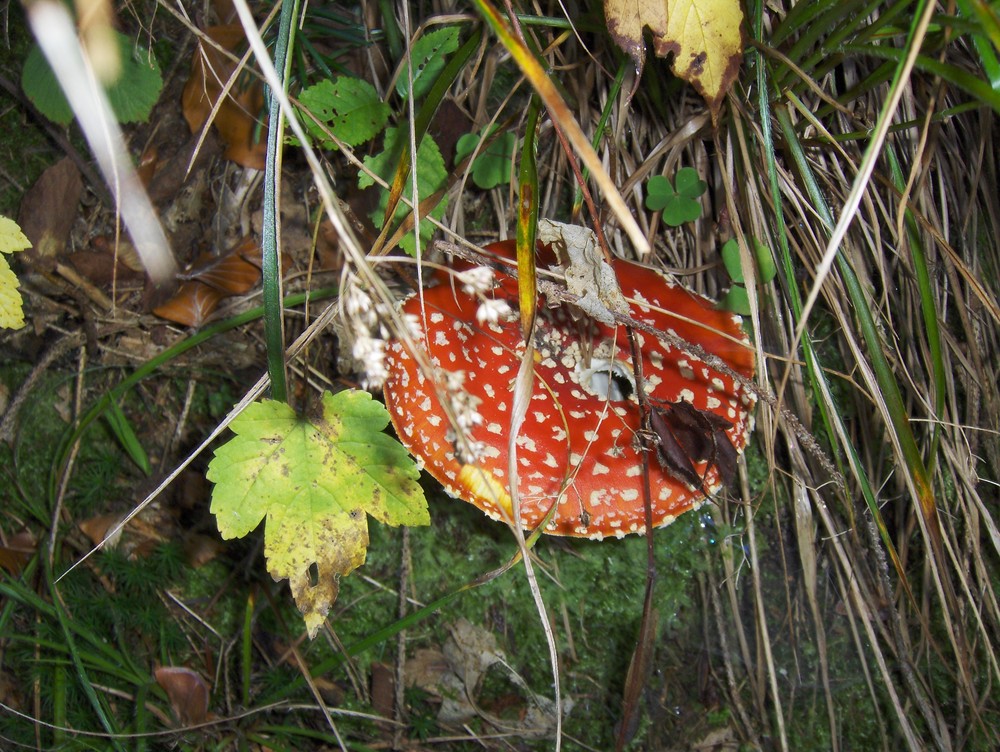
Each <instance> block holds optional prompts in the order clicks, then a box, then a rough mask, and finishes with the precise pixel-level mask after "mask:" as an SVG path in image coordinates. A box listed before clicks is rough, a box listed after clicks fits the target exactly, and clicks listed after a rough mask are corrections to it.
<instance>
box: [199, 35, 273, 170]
mask: <svg viewBox="0 0 1000 752" xmlns="http://www.w3.org/2000/svg"><path fill="white" fill-rule="evenodd" d="M205 34H207V35H208V36H209V38H211V39H212V40H214V41H215V42H217V43H218V44H219V45H220V46H221V47H223V48H224V49H226V50H229V51H231V52H233V51H236V50H238V49H239V48H240V47H241V46H243V45H244V44H245V36H244V34H243V27H242V26H241V25H240V24H228V25H226V26H212V27H209V28H207V29H205ZM235 70H236V65H235V64H234V63H233V62H232V61H231V60H230V59H229V58H228V57H226V56H224V55H223V54H222V53H220V52H219V51H218V50H216V49H215V48H214V47H211V46H209V45H207V44H202V43H200V42H199V44H198V48H197V50H196V51H195V55H194V60H193V62H192V64H191V76H190V78H188V80H187V83H186V84H185V85H184V93H183V95H182V97H181V103H182V105H183V108H184V118H185V119H186V120H187V122H188V127H189V128H190V129H191V132H192V133H195V132H197V131H198V130H199V129H200V128H201V127H202V126H203V125H204V124H205V121H206V120H207V119H208V116H209V114H210V113H211V111H212V107H213V106H214V105H215V102H216V101H218V99H219V97H220V96H222V89H223V87H224V86H225V85H226V83H227V82H228V81H229V78H230V77H231V76H232V74H233V72H234V71H235ZM263 107H264V91H263V89H262V87H261V85H260V82H258V81H257V80H256V79H251V78H250V77H249V75H248V74H244V77H243V78H241V79H238V80H237V81H236V82H235V84H234V85H233V87H232V88H231V89H230V90H229V93H228V95H227V96H226V98H225V100H223V102H222V104H221V105H220V106H219V110H218V113H217V114H216V118H215V120H214V122H213V125H214V126H215V128H216V130H218V132H219V136H220V137H221V138H222V141H223V142H224V143H225V144H226V152H225V157H226V159H230V160H232V161H233V162H236V163H237V164H241V165H243V166H244V167H250V168H252V169H255V170H263V169H264V155H265V154H266V153H267V138H266V137H265V134H266V131H265V130H264V127H263V126H262V127H258V125H259V124H258V121H257V117H258V115H260V114H261V113H262V110H263Z"/></svg>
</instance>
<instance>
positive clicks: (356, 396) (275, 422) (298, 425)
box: [207, 390, 430, 637]
mask: <svg viewBox="0 0 1000 752" xmlns="http://www.w3.org/2000/svg"><path fill="white" fill-rule="evenodd" d="M388 423H389V413H388V412H387V411H386V409H385V407H384V406H382V405H381V404H380V403H378V402H375V401H374V400H372V397H371V395H370V394H368V393H367V392H362V391H358V390H352V391H343V392H339V393H337V394H329V393H327V394H325V395H323V399H322V405H321V408H320V411H319V414H317V415H316V416H314V417H312V418H311V419H309V420H306V419H300V418H299V417H298V416H296V414H295V412H294V411H293V410H292V409H291V408H290V407H289V406H288V405H286V404H284V403H282V402H275V401H269V400H266V401H263V402H257V403H254V404H252V405H250V406H249V407H248V408H247V409H246V410H244V411H243V413H241V414H240V416H239V417H237V418H236V419H235V420H234V421H233V422H232V425H231V428H232V430H233V432H234V433H235V434H236V437H235V438H233V439H231V440H230V441H229V442H227V443H226V444H224V445H223V446H221V447H219V448H218V449H217V450H216V452H215V457H214V458H213V459H212V461H211V463H210V464H209V467H208V473H207V477H208V479H209V480H210V481H212V482H213V483H215V484H216V485H215V488H214V490H213V492H212V506H211V509H212V513H213V514H214V515H215V518H216V523H217V524H218V526H219V532H220V533H221V534H222V537H223V538H226V539H230V538H241V537H243V536H245V535H246V534H247V533H249V532H250V531H251V530H253V529H254V528H256V527H257V526H258V525H259V524H260V522H261V520H263V519H264V518H265V517H266V518H267V524H266V529H265V533H264V555H265V557H266V558H267V568H268V571H269V572H270V573H271V576H272V577H273V578H274V579H275V580H282V579H287V580H288V584H289V586H290V587H291V590H292V595H293V597H294V598H295V603H296V605H297V606H298V608H299V611H301V612H302V615H303V618H304V619H305V623H306V628H307V630H308V632H309V636H310V637H314V636H315V635H316V632H317V631H318V630H319V628H320V626H321V625H322V624H323V621H324V620H325V619H326V615H327V613H328V612H329V610H330V607H331V606H332V605H333V602H334V600H336V598H337V593H338V591H339V589H340V584H339V580H340V577H341V576H342V575H346V574H349V573H350V572H352V571H354V570H355V569H357V568H358V567H359V566H361V565H362V564H363V563H364V561H365V554H366V552H367V549H368V519H367V515H371V516H372V517H374V518H375V519H377V520H379V521H380V522H383V523H385V524H389V525H426V524H428V523H429V522H430V517H429V515H428V512H427V502H426V500H425V499H424V495H423V491H422V490H421V488H420V485H419V484H418V483H417V479H418V478H419V475H420V473H419V471H418V470H417V468H416V465H415V464H414V463H413V461H412V460H411V459H410V457H409V455H408V454H407V452H406V450H405V449H404V448H403V447H402V445H401V444H400V443H399V442H398V441H396V440H395V439H392V438H390V437H389V436H387V435H386V434H384V433H382V431H383V429H385V427H386V425H388Z"/></svg>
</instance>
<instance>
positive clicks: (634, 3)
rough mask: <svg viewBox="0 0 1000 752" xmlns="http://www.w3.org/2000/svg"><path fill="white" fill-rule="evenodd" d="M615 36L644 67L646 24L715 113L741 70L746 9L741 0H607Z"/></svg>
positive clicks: (660, 52)
mask: <svg viewBox="0 0 1000 752" xmlns="http://www.w3.org/2000/svg"><path fill="white" fill-rule="evenodd" d="M604 12H605V16H606V18H607V22H608V31H610V32H611V36H612V37H613V38H614V40H615V41H616V42H617V43H618V46H619V47H621V48H622V49H623V50H624V51H625V52H626V53H627V54H628V55H629V56H630V57H631V58H632V60H633V61H634V62H635V66H636V69H637V70H639V71H641V70H642V67H643V63H644V62H645V57H646V52H645V43H644V41H643V38H642V33H643V29H644V28H646V27H649V30H650V31H651V32H652V38H653V49H654V51H655V52H656V55H657V56H658V57H666V56H667V55H673V60H672V62H671V70H673V72H674V75H676V76H677V77H678V78H682V79H684V80H685V81H687V82H688V83H690V84H691V85H692V86H694V88H695V89H696V90H697V91H698V93H699V94H701V95H702V97H704V98H705V101H706V102H707V103H708V106H709V108H710V109H711V111H712V117H713V119H714V118H716V117H717V116H718V113H719V107H720V106H721V104H722V98H723V97H724V96H725V94H726V92H727V91H728V90H729V87H730V86H731V85H732V83H733V81H734V80H736V74H737V72H738V71H739V67H740V60H741V59H742V55H743V31H742V24H743V10H742V9H741V8H740V2H739V0H604Z"/></svg>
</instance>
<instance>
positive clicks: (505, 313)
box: [476, 298, 511, 324]
mask: <svg viewBox="0 0 1000 752" xmlns="http://www.w3.org/2000/svg"><path fill="white" fill-rule="evenodd" d="M510 315H511V310H510V306H509V305H508V304H507V301H506V300H493V299H492V298H486V299H485V300H484V301H483V302H482V303H480V304H479V308H478V309H476V321H478V322H479V323H480V324H496V323H498V322H499V321H500V320H501V319H502V320H507V318H508V317H509V316H510Z"/></svg>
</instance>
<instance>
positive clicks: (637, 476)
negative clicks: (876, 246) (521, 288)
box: [385, 241, 755, 539]
mask: <svg viewBox="0 0 1000 752" xmlns="http://www.w3.org/2000/svg"><path fill="white" fill-rule="evenodd" d="M488 250H491V251H492V252H494V253H497V254H498V255H502V256H505V257H507V258H509V257H511V255H512V254H513V242H512V241H508V242H505V243H498V244H494V245H493V246H490V247H489V248H488ZM613 267H614V270H615V272H616V274H617V277H618V280H619V283H620V286H621V291H622V293H623V295H624V296H625V298H626V299H627V300H628V304H629V309H630V311H629V314H630V316H631V317H632V318H633V319H635V320H636V321H638V322H641V323H643V324H647V325H649V326H650V327H654V328H655V329H658V330H661V331H664V332H667V333H668V334H670V335H673V336H674V337H675V338H679V339H681V340H684V341H686V342H691V343H694V344H697V345H699V346H700V347H701V348H702V349H703V350H704V351H705V352H707V353H708V354H710V355H713V356H716V357H718V358H720V359H721V360H722V361H724V362H725V363H727V364H728V365H729V367H730V368H731V369H732V371H734V372H735V373H737V374H739V375H741V376H742V377H744V378H745V379H750V378H751V377H752V376H753V372H754V359H753V350H752V349H751V347H750V343H749V340H748V338H747V336H746V334H745V333H744V332H743V330H742V329H741V326H740V324H741V320H740V318H739V317H738V316H735V315H733V314H731V313H728V312H726V311H721V310H718V309H716V308H715V305H714V303H713V302H712V301H710V300H708V299H707V298H704V297H702V296H700V295H697V294H695V293H693V292H691V291H689V290H687V289H685V288H684V287H682V286H680V285H678V284H677V283H676V282H674V281H672V280H671V279H669V278H668V277H666V276H665V275H663V274H661V273H660V272H658V271H656V270H654V269H651V268H647V267H644V266H640V265H638V264H633V263H629V262H626V261H621V260H616V261H615V262H614V264H613ZM497 282H498V283H499V284H498V286H497V287H496V288H495V289H494V290H493V293H492V294H493V296H494V298H495V299H499V300H505V301H507V302H508V303H509V304H510V307H511V309H512V310H513V311H516V310H517V281H516V280H515V279H513V278H512V277H509V276H507V275H504V274H502V273H498V274H497ZM479 305H480V301H478V300H477V299H476V298H475V297H474V296H473V295H470V294H468V293H466V292H464V291H462V290H461V289H458V288H457V287H456V286H453V285H449V284H442V285H439V286H438V287H435V288H432V289H429V290H425V292H424V294H423V307H422V306H421V298H420V296H413V297H411V298H410V299H409V300H407V301H406V302H405V303H404V304H403V311H404V313H406V314H412V315H414V316H416V317H418V318H419V317H421V316H422V315H423V314H422V311H425V312H426V319H422V329H423V333H422V337H421V338H420V340H421V341H420V344H421V345H422V347H423V348H425V349H426V355H427V357H428V359H429V360H430V362H431V363H432V364H433V365H434V367H435V369H436V370H437V374H436V375H435V376H433V377H432V376H431V375H429V374H426V373H423V372H422V371H421V369H420V368H419V366H418V363H417V361H416V360H415V359H414V357H413V355H412V354H411V353H410V352H408V351H407V349H406V348H405V347H404V346H403V344H402V343H401V342H399V341H395V342H393V343H391V344H390V346H389V348H388V353H387V356H386V367H387V370H388V373H389V375H388V378H387V380H386V382H385V401H386V406H387V407H388V409H389V414H390V416H391V417H392V421H393V424H394V425H395V427H396V431H397V433H398V434H399V437H400V440H401V441H402V442H403V444H404V445H405V446H406V447H407V448H408V449H409V450H410V452H411V453H412V454H414V456H416V457H419V458H421V459H422V460H423V462H424V465H425V467H426V469H427V471H428V472H429V473H430V474H431V475H433V476H434V477H435V478H437V479H438V480H439V481H440V482H441V483H442V484H443V485H444V487H445V489H446V490H447V491H448V492H449V493H450V494H451V495H453V496H456V497H458V498H461V499H463V500H465V501H469V502H471V503H473V504H475V505H476V506H477V507H479V508H480V509H482V510H483V511H484V512H486V514H488V515H489V516H490V517H493V518H494V519H506V520H508V521H511V520H512V519H513V514H512V509H511V499H510V494H509V482H508V433H509V428H510V410H511V399H512V389H513V381H514V379H515V377H516V375H517V372H518V368H519V365H520V362H521V358H522V355H523V353H524V352H525V346H524V342H523V339H522V336H521V330H520V325H519V322H518V318H517V316H516V314H512V316H511V317H510V318H509V320H503V321H500V322H498V323H487V324H483V325H481V324H479V323H477V317H476V313H477V310H478V308H479ZM636 336H637V338H638V343H639V346H640V356H641V358H642V375H643V377H644V381H645V389H646V393H647V395H648V398H649V405H650V408H651V409H652V411H653V412H654V413H655V418H656V420H653V425H652V428H653V430H654V431H655V433H656V434H657V435H658V436H659V439H660V447H659V449H660V451H658V452H657V454H658V455H659V459H660V461H659V462H658V461H656V459H655V458H651V459H650V461H649V462H648V467H649V480H650V488H651V495H652V499H651V500H652V518H653V525H654V526H656V527H659V526H663V525H667V524H669V523H671V522H672V521H673V520H674V519H675V518H676V517H677V516H678V515H679V514H681V513H682V512H685V511H687V510H689V509H693V508H696V507H698V506H700V505H701V504H702V503H703V502H704V501H705V499H706V494H712V493H715V492H716V491H717V490H718V489H719V487H720V486H721V485H722V481H723V480H724V479H725V476H726V475H727V474H729V473H730V472H731V466H732V465H734V464H735V456H736V453H738V452H741V451H742V450H743V448H744V447H745V446H746V443H747V438H748V436H749V433H750V431H751V430H752V424H753V418H752V415H751V411H752V408H753V405H754V402H755V398H754V396H753V394H752V393H750V392H748V391H746V390H745V389H744V387H743V385H742V384H741V383H740V382H738V381H736V380H735V379H733V378H732V376H730V375H727V374H725V373H722V372H720V371H717V370H715V369H713V368H712V367H710V366H709V365H707V364H706V363H705V362H704V360H703V359H701V358H698V357H696V356H694V355H693V354H691V353H689V352H687V351H685V350H682V349H678V348H677V347H676V346H674V345H673V344H668V343H667V342H665V341H662V340H661V339H660V338H657V337H655V336H654V335H652V334H650V333H648V332H643V331H638V332H637V334H636ZM675 342H676V340H675ZM588 353H589V357H588ZM534 357H535V378H534V389H533V393H532V397H531V401H530V405H529V407H528V412H527V416H526V418H525V421H524V423H523V425H522V427H521V430H520V433H519V435H518V437H517V447H518V449H517V458H518V491H519V497H520V512H521V521H522V524H523V526H524V527H525V528H526V529H534V528H535V527H537V526H538V525H540V524H542V522H543V521H544V520H545V518H546V515H547V514H548V513H549V511H550V509H551V508H552V506H553V505H554V504H555V505H557V507H556V509H555V512H554V514H553V515H552V516H551V517H550V518H549V519H548V522H547V523H546V526H545V528H544V532H546V533H549V534H553V535H567V536H576V537H588V538H595V539H600V538H603V537H605V536H609V535H615V536H618V537H622V536H624V535H625V534H628V533H642V532H644V531H645V511H644V501H643V482H642V458H641V456H640V452H643V451H645V449H644V448H643V447H644V442H643V441H641V440H640V435H639V431H640V429H641V428H642V426H641V425H640V408H639V402H638V399H637V397H636V394H635V377H634V375H633V374H634V370H633V366H632V357H631V354H630V347H629V341H628V337H627V334H626V329H625V327H624V326H621V325H615V326H607V325H604V324H601V323H599V322H596V321H592V320H591V319H589V318H583V319H580V318H579V315H578V314H576V318H574V316H572V315H571V311H570V307H569V306H565V305H560V306H555V307H549V306H547V305H546V304H545V301H540V302H539V306H538V322H537V327H536V335H535V356H534ZM432 379H433V380H432ZM448 381H450V382H451V387H450V389H449V387H448V386H446V382H448ZM458 384H461V388H460V389H455V386H456V385H458ZM439 394H443V395H445V396H446V398H447V399H449V400H450V401H451V402H452V405H451V407H452V410H451V413H452V414H455V413H462V412H463V411H464V412H465V414H466V419H465V421H464V425H465V426H467V427H468V433H469V434H470V439H471V441H472V442H473V446H476V447H478V449H479V451H478V456H477V458H475V459H474V460H473V461H471V462H466V461H463V459H462V458H461V457H460V456H459V453H457V452H456V443H455V434H454V431H453V429H452V428H451V424H450V421H449V420H448V419H447V417H446V413H445V411H444V410H443V409H442V406H441V402H440V398H439ZM470 407H472V408H476V409H477V410H478V414H476V413H470V412H469V410H468V408H470ZM678 455H679V456H678Z"/></svg>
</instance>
